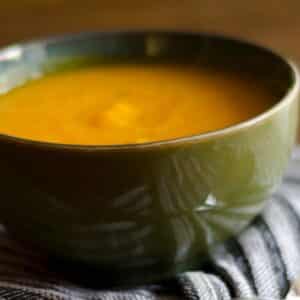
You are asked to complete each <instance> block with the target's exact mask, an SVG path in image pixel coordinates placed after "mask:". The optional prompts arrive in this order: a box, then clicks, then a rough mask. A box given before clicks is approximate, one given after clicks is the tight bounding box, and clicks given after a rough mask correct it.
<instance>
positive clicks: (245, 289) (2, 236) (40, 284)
mask: <svg viewBox="0 0 300 300" xmlns="http://www.w3.org/2000/svg"><path fill="white" fill-rule="evenodd" d="M272 198H273V199H271V200H272V201H270V202H269V204H268V205H267V207H266V209H265V210H264V212H263V213H262V214H261V215H260V216H259V217H257V218H256V220H254V222H253V223H252V224H251V225H250V226H249V227H248V228H247V229H246V230H244V231H243V232H242V233H241V234H240V235H239V236H238V237H237V238H235V239H231V240H229V241H228V242H226V243H225V244H223V245H221V246H218V247H217V248H216V249H214V250H213V252H212V257H211V260H210V263H209V264H208V265H207V266H206V267H205V269H203V270H199V271H193V272H186V273H184V274H181V275H178V276H177V278H174V279H173V280H171V281H169V282H165V283H163V284H161V285H155V286H146V287H140V288H136V289H130V290H93V289H88V288H83V287H80V286H77V285H75V284H74V283H71V282H69V281H67V280H66V279H64V278H62V276H61V275H59V274H57V273H53V271H50V270H48V268H47V263H46V260H45V258H43V257H42V256H40V255H38V254H37V253H34V252H33V251H32V250H29V249H24V248H22V247H21V246H20V245H18V244H17V242H15V241H14V240H12V239H11V238H10V237H9V236H8V235H7V234H6V232H5V229H4V228H1V231H0V300H1V299H9V300H13V299H21V300H22V299H49V300H54V299H55V300H67V299H68V300H71V299H72V300H73V299H74V300H162V299H182V300H200V299H201V300H202V299H204V300H226V299H232V298H233V297H240V298H244V299H246V298H252V297H255V296H260V297H261V298H262V299H282V298H284V296H285V295H286V294H287V291H288V289H289V286H290V283H291V282H292V281H294V280H295V279H296V278H297V277H299V276H300V147H299V148H297V149H295V151H294V152H293V158H292V160H291V163H290V165H289V168H288V171H287V173H286V176H285V178H284V180H283V183H282V185H281V187H280V188H279V190H278V191H277V192H276V193H275V194H274V195H273V197H272Z"/></svg>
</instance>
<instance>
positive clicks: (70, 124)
mask: <svg viewBox="0 0 300 300" xmlns="http://www.w3.org/2000/svg"><path fill="white" fill-rule="evenodd" d="M272 103H274V99H273V97H272V96H271V95H270V93H269V92H268V90H267V89H266V88H264V87H263V86H261V85H259V84H258V83H257V82H255V81H254V80H250V79H249V78H246V77H243V76H241V75H239V74H233V73H229V72H226V71H220V70H211V69H207V68H201V67H199V66H198V67H197V66H188V65H168V64H161V65H139V64H136V65H131V64H128V65H121V64H120V65H118V64H116V65H105V66H99V65H95V66H86V67H81V68H77V69H74V70H69V71H64V72H57V73H54V74H51V75H47V76H44V77H42V78H40V79H37V80H33V81H31V82H28V83H27V84H25V85H24V86H22V87H19V88H16V89H14V90H12V91H10V92H8V93H6V94H3V95H0V133H3V134H8V135H12V136H17V137H21V138H26V139H31V140H37V141H46V142H55V143H63V144H82V145H113V144H132V143H145V142H153V141H161V140H168V139H174V138H178V137H184V136H190V135H195V134H199V133H205V132H208V131H212V130H217V129H221V128H224V127H228V126H231V125H233V124H236V123H239V122H242V121H245V120H247V119H249V118H253V117H255V116H256V115H258V114H260V113H262V112H264V111H265V110H267V109H268V108H269V107H270V106H271V105H272Z"/></svg>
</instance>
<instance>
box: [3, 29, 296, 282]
mask: <svg viewBox="0 0 300 300" xmlns="http://www.w3.org/2000/svg"><path fill="white" fill-rule="evenodd" d="M137 61H143V62H146V63H154V62H161V61H168V62H176V63H179V62H180V63H195V64H202V65H208V66H213V65H215V66H218V67H224V68H227V69H230V70H232V71H234V72H243V73H247V74H248V75H249V76H253V77H255V78H256V79H257V80H260V81H261V82H262V83H263V84H264V85H265V86H266V87H267V88H268V89H269V90H270V92H271V93H273V94H274V95H276V98H277V99H278V101H277V103H274V106H273V107H270V109H269V110H268V111H266V112H264V113H263V114H261V115H258V116H257V117H255V118H253V119H251V120H248V121H246V122H243V123H240V124H237V125H235V126H231V127H228V128H225V129H222V130H218V131H213V132H208V133H206V134H200V135H194V136H189V137H184V138H179V139H174V140H167V141H160V142H153V143H145V144H133V145H115V146H80V145H63V144H55V143H44V142H37V141H31V140H26V139H21V138H17V137H12V136H7V135H0V166H1V169H0V181H1V189H0V195H1V201H0V219H1V222H3V223H4V224H5V226H6V227H7V228H8V230H9V231H10V232H11V233H12V234H14V235H15V236H16V237H17V238H19V239H20V240H23V241H26V242H29V243H30V244H32V245H34V246H35V247H36V248H39V249H42V250H43V251H45V253H47V254H48V255H49V257H51V258H52V259H53V261H55V262H59V264H57V265H61V266H65V269H66V270H69V271H70V270H72V271H71V272H70V273H76V274H78V277H79V279H82V280H84V279H87V278H88V277H93V278H94V279H95V278H96V279H97V280H99V282H102V280H103V278H105V280H106V282H108V283H109V284H139V283H146V282H153V281H157V280H159V279H163V278H168V277H170V276H173V275H174V274H176V273H178V272H181V271H184V270H187V269H193V268H197V267H199V265H200V264H201V263H202V262H204V261H205V259H206V258H207V256H208V254H209V250H210V248H211V247H213V246H214V245H215V244H216V243H219V242H222V241H224V240H225V239H227V238H228V237H230V236H232V235H234V234H235V233H237V232H239V231H240V230H241V229H242V228H244V227H245V226H246V225H247V224H248V223H249V222H250V221H251V220H252V219H253V217H255V216H256V215H257V214H258V213H259V212H260V211H261V210H262V208H263V207H264V205H265V202H266V200H267V199H268V196H269V195H270V193H271V192H272V191H274V188H276V186H277V185H278V183H279V182H280V180H281V177H282V174H283V171H284V169H285V167H286V165H287V162H288V160H289V155H290V151H291V148H292V146H293V143H294V141H295V137H296V130H297V117H298V96H299V75H298V72H297V70H296V68H295V66H294V64H292V63H290V62H288V61H287V60H285V59H284V58H282V57H281V56H279V55H277V54H274V53H273V52H271V51H269V50H267V49H264V48H262V47H259V46H255V45H252V44H249V43H246V42H242V41H237V40H233V39H229V38H225V37H219V36H213V35H206V34H198V33H182V32H114V33H84V34H79V35H73V36H66V37H60V38H54V39H46V40H41V41H34V42H30V43H24V44H19V45H14V46H11V47H8V48H6V49H3V50H2V51H1V52H0V92H2V93H5V92H7V91H9V90H11V89H13V88H14V87H16V86H19V85H21V84H23V83H24V82H26V81H27V80H30V79H32V78H35V77H38V76H41V75H43V74H45V73H48V72H53V71H56V70H59V69H66V68H74V67H76V66H78V65H81V64H94V63H112V62H114V63H115V62H116V63H119V62H137ZM236 101H243V99H236ZM73 270H75V271H76V272H73ZM103 274H104V275H103ZM90 275H92V276H90ZM95 275H96V276H95ZM100 277H102V279H101V280H100Z"/></svg>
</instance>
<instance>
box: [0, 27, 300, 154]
mask: <svg viewBox="0 0 300 300" xmlns="http://www.w3.org/2000/svg"><path fill="white" fill-rule="evenodd" d="M114 35H116V36H117V35H124V36H130V35H141V36H144V35H175V36H176V35H177V36H178V37H184V36H193V37H199V38H208V39H212V40H220V41H223V42H229V43H233V44H235V45H236V47H239V46H249V47H252V48H253V49H256V50H261V51H264V52H265V53H266V54H267V55H270V56H273V57H274V58H277V59H279V60H281V61H282V63H284V64H285V65H286V66H287V67H288V68H289V70H290V71H291V73H292V76H293V82H292V84H291V85H290V86H289V88H287V90H286V92H285V94H284V96H282V98H281V99H279V100H278V102H276V103H275V104H274V105H272V106H271V107H270V108H269V109H267V110H266V111H264V112H262V113H260V114H258V115H256V116H255V117H253V118H250V119H247V120H245V121H243V122H239V123H236V124H234V125H231V126H228V127H224V128H221V129H218V130H212V131H208V132H205V133H199V134H193V135H188V136H183V137H178V138H173V139H166V140H159V141H152V142H146V143H131V144H113V145H99V144H92V145H81V144H63V143H56V142H47V141H39V140H32V139H29V138H22V137H18V136H13V135H9V134H4V133H0V142H1V141H3V140H7V141H11V142H15V143H19V144H28V145H32V146H37V147H47V148H56V149H65V150H80V151H101V150H103V151H108V150H112V151H113V150H116V151H121V150H140V149H145V150H146V149H154V148H162V147H172V146H178V145H181V144H190V143H192V144H193V143H200V142H204V141H208V140H211V139H214V138H219V137H223V136H227V135H231V134H233V133H237V132H240V131H241V130H245V129H247V128H249V127H252V126H256V125H258V124H260V123H262V122H264V121H265V120H267V119H268V118H270V117H272V116H273V115H275V114H276V113H277V112H278V111H280V110H282V109H284V107H286V106H287V105H289V104H290V102H292V101H294V100H295V98H296V97H297V95H298V93H299V92H300V73H299V70H298V68H297V66H296V64H295V63H294V62H293V61H292V60H290V59H288V58H285V56H283V55H281V54H279V53H278V52H277V51H274V50H271V49H269V48H268V47H265V46H262V45H260V44H257V43H253V42H251V41H248V40H244V39H241V38H236V37H232V36H228V35H223V34H215V33H206V32H195V31H179V30H176V31H174V30H167V31H166V30H141V31H140V30H120V31H87V32H81V33H73V34H64V35H58V36H50V37H47V38H41V39H33V40H30V41H27V42H21V43H16V44H11V45H9V46H6V47H3V48H0V63H1V61H5V57H4V59H1V53H4V52H5V51H8V50H10V49H12V48H14V47H19V48H21V49H22V48H24V47H28V46H31V45H38V44H40V45H44V44H46V45H47V44H51V43H59V42H62V41H65V42H68V41H72V40H74V39H80V38H97V37H105V36H114Z"/></svg>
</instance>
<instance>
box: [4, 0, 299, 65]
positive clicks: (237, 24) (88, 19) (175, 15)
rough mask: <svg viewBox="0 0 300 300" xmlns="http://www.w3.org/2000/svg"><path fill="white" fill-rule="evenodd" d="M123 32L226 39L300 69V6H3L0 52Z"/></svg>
mask: <svg viewBox="0 0 300 300" xmlns="http://www.w3.org/2000/svg"><path fill="white" fill-rule="evenodd" d="M122 28H127V29H128V28H133V29H143V28H161V29H178V30H194V31H201V30H202V31H210V32H218V33H225V34H229V35H233V36H236V37H241V38H245V39H248V40H252V41H254V42H258V43H260V44H263V45H266V46H269V47H272V48H274V49H276V50H278V51H280V52H282V53H283V54H285V55H287V56H290V57H293V58H294V59H295V60H296V62H298V63H300V0H267V1H266V0H252V1H245V0H172V1H171V0H122V1H121V0H118V1H116V0H108V1H107V0H105V1H102V0H82V1H80V0H0V46H1V45H5V44H7V43H12V42H16V41H20V40H24V39H29V38H34V37H41V36H45V35H49V34H58V33H66V32H78V31H82V30H104V29H122Z"/></svg>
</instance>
